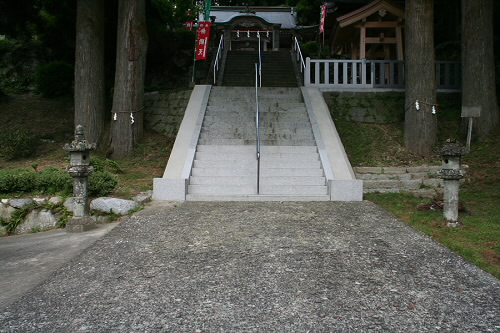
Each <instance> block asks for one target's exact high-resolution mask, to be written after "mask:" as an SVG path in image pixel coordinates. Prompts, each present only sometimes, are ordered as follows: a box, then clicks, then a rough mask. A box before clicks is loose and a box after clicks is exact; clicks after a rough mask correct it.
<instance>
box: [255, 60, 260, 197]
mask: <svg viewBox="0 0 500 333" xmlns="http://www.w3.org/2000/svg"><path fill="white" fill-rule="evenodd" d="M258 80H259V68H258V64H257V63H256V64H255V127H256V134H257V142H256V145H257V147H256V148H257V149H256V150H257V194H260V111H259V94H258V87H257V86H258V82H259V81H258Z"/></svg>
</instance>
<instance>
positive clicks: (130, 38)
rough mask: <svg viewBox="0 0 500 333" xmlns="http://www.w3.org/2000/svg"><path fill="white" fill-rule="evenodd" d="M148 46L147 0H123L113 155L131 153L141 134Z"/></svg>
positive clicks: (114, 98)
mask: <svg viewBox="0 0 500 333" xmlns="http://www.w3.org/2000/svg"><path fill="white" fill-rule="evenodd" d="M147 46H148V36H147V30H146V16H145V0H120V1H119V3H118V33H117V49H116V72H115V86H114V94H113V109H112V113H113V120H112V125H111V150H112V156H113V158H122V157H125V156H127V155H129V154H130V153H131V152H132V149H133V146H134V144H135V143H137V142H138V141H139V140H140V139H141V138H142V133H143V112H142V111H143V110H142V109H143V98H144V75H145V69H146V51H147Z"/></svg>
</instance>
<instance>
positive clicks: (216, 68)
mask: <svg viewBox="0 0 500 333" xmlns="http://www.w3.org/2000/svg"><path fill="white" fill-rule="evenodd" d="M222 50H224V36H220V41H219V47H218V48H217V54H216V55H215V60H214V85H215V83H216V82H217V74H218V72H219V67H220V64H221V62H222Z"/></svg>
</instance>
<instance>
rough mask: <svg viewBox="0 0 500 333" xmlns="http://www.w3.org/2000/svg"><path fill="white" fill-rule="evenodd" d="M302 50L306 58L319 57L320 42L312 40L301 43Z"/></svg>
mask: <svg viewBox="0 0 500 333" xmlns="http://www.w3.org/2000/svg"><path fill="white" fill-rule="evenodd" d="M300 50H301V52H302V56H303V57H304V58H307V57H317V56H318V55H319V44H318V42H316V41H313V40H312V41H309V42H307V43H304V44H302V45H300Z"/></svg>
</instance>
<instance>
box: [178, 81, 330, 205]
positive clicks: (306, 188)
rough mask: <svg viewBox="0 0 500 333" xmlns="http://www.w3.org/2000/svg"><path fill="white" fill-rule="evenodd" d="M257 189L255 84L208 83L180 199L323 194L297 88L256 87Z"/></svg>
mask: <svg viewBox="0 0 500 333" xmlns="http://www.w3.org/2000/svg"><path fill="white" fill-rule="evenodd" d="M259 105H260V112H261V117H260V122H261V163H260V183H259V193H257V171H258V166H257V164H258V163H257V153H256V126H255V120H256V119H255V118H256V117H255V89H254V88H246V87H212V90H211V93H210V97H209V99H208V106H207V109H206V112H205V117H204V120H203V123H202V128H201V132H200V136H199V140H198V144H197V147H196V153H195V157H194V162H193V167H192V170H191V175H190V177H189V181H188V188H187V194H186V200H329V193H328V186H327V182H326V179H325V175H324V172H323V169H322V165H321V161H320V157H319V153H318V149H317V147H316V141H315V139H314V135H313V132H312V128H311V123H310V121H309V116H308V113H307V110H306V107H305V105H304V103H303V101H302V95H301V92H300V90H299V89H298V88H260V89H259Z"/></svg>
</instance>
